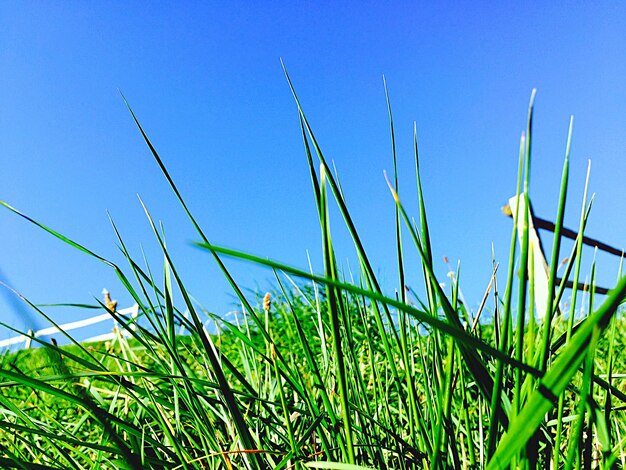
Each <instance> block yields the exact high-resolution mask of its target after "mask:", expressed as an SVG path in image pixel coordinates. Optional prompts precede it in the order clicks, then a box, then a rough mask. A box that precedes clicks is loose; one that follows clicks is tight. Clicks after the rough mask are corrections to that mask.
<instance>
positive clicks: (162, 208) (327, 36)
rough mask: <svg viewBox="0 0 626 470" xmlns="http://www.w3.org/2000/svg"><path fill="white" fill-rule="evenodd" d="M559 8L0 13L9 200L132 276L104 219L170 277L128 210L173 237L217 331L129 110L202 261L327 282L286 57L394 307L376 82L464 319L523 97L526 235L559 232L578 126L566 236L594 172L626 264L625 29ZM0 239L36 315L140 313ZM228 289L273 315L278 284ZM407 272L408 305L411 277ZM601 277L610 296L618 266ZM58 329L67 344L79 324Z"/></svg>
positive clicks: (601, 229)
mask: <svg viewBox="0 0 626 470" xmlns="http://www.w3.org/2000/svg"><path fill="white" fill-rule="evenodd" d="M340 3H341V4H340ZM557 3H558V2H550V4H549V5H546V2H524V3H523V4H522V3H519V2H517V3H514V2H449V3H447V2H432V3H425V2H415V3H410V2H303V1H298V2H196V3H194V2H187V3H183V2H180V3H179V2H151V3H145V2H2V4H1V5H0V175H1V184H0V199H1V200H4V201H6V202H8V203H10V204H12V205H14V206H15V207H17V208H19V209H20V210H22V211H24V212H25V213H27V214H29V215H30V216H32V217H34V218H36V219H37V220H40V221H41V222H43V223H46V224H48V225H50V226H52V227H53V228H55V229H57V230H59V231H61V232H62V233H64V234H66V235H68V236H69V237H72V238H74V239H75V240H77V241H79V242H80V243H83V244H85V245H86V246H88V247H90V248H91V249H93V250H94V251H96V252H97V253H99V254H101V255H103V256H105V257H109V258H111V259H113V260H115V261H118V262H120V263H123V259H122V257H121V256H120V255H119V252H118V251H117V248H116V246H115V236H114V233H113V231H112V229H111V227H110V225H109V222H108V219H107V215H106V210H109V211H110V213H111V215H112V216H113V218H114V219H115V221H116V223H117V225H118V227H119V229H120V231H121V232H122V234H123V236H124V238H125V241H126V243H127V245H128V246H129V247H130V249H131V250H132V251H133V253H134V254H135V255H136V256H137V257H138V258H139V259H140V258H141V247H142V246H143V248H144V249H145V251H146V254H147V257H148V259H149V260H150V263H151V265H152V269H153V270H154V271H155V272H156V273H159V274H160V272H161V270H162V268H161V266H162V259H161V257H160V255H159V251H158V249H157V246H156V242H155V240H154V238H153V236H152V234H151V232H150V229H149V225H148V223H147V220H146V219H145V217H144V215H143V212H142V209H141V206H140V204H139V202H138V200H137V197H136V194H140V195H141V197H142V198H143V200H144V201H145V202H146V204H147V205H148V207H149V209H150V210H151V212H152V214H153V216H154V217H155V218H156V219H158V220H162V221H163V223H164V225H165V230H166V232H167V235H168V244H169V246H170V248H171V249H172V250H173V253H174V256H175V261H176V262H177V264H178V266H179V269H180V270H181V272H182V273H183V278H184V280H185V282H186V283H187V285H188V287H189V288H190V290H191V291H192V293H193V294H194V295H195V297H196V298H197V299H199V300H200V301H201V302H202V303H203V304H204V305H205V307H206V308H208V309H209V310H211V311H213V312H216V313H223V312H226V311H228V310H230V309H231V308H232V307H233V304H232V302H233V299H232V297H231V294H230V293H229V291H228V286H227V284H226V282H225V281H224V280H223V278H222V277H221V275H220V274H219V272H218V271H217V269H216V267H215V265H214V264H213V263H212V261H211V259H210V258H209V256H207V255H206V254H205V253H201V252H199V251H198V250H197V249H195V248H193V247H191V246H190V242H191V241H193V240H196V239H197V237H196V235H195V233H194V231H193V230H192V227H191V226H190V224H189V223H188V221H187V220H186V219H185V217H184V216H183V214H182V211H181V210H180V209H179V207H178V205H177V203H176V201H175V199H174V197H173V195H172V193H171V191H170V190H169V188H168V186H167V185H166V183H165V181H164V179H163V177H162V176H161V174H160V173H159V171H158V168H157V166H156V164H155V163H154V161H153V160H152V159H151V157H150V155H149V152H148V150H147V148H146V147H145V145H144V143H143V141H142V139H141V137H140V135H139V133H138V131H137V129H136V128H135V126H134V124H133V122H132V120H131V118H130V116H129V114H128V112H127V110H126V109H125V106H124V104H123V102H122V99H121V98H120V95H119V92H118V90H122V92H123V93H124V94H125V96H126V97H127V99H128V100H129V102H130V103H131V105H132V106H133V108H134V110H135V112H136V113H137V115H138V117H139V119H140V120H141V122H142V124H143V125H144V127H145V129H146V131H147V132H148V134H149V135H150V136H151V138H152V140H153V142H154V144H155V146H156V148H157V149H158V151H159V152H160V153H161V155H162V157H163V159H164V160H165V162H166V165H167V166H168V168H169V169H170V171H171V174H172V175H173V177H174V178H175V180H176V181H177V182H178V184H179V185H180V188H181V190H182V192H183V194H184V196H185V197H186V199H187V201H188V203H189V205H190V207H191V209H192V210H193V212H194V213H195V214H196V216H197V218H198V219H199V221H200V222H201V224H202V226H203V227H204V228H205V230H206V232H207V234H208V236H209V237H210V239H211V240H212V241H213V242H214V243H218V244H224V245H228V246H231V247H235V248H241V249H244V250H246V251H250V252H253V253H257V254H262V255H266V256H270V257H273V258H276V259H279V260H282V261H287V262H289V263H292V264H295V265H297V266H299V267H306V265H307V260H306V250H309V251H310V253H311V256H312V258H313V263H314V265H315V266H316V267H317V268H320V267H321V263H320V259H321V254H320V235H319V229H318V227H317V216H316V212H315V208H314V203H313V196H312V193H311V190H310V181H309V175H308V172H307V171H308V170H307V166H306V159H305V155H304V152H303V149H302V142H301V137H300V131H299V126H298V120H297V113H296V108H295V105H294V102H293V99H292V97H291V95H290V91H289V88H288V86H287V83H286V80H285V78H284V76H283V74H282V70H281V66H280V58H281V57H282V58H283V60H284V61H285V64H286V66H287V68H288V70H289V73H290V74H291V78H292V80H293V82H294V84H295V86H296V89H297V91H298V93H299V95H300V98H301V101H302V104H303V106H304V109H305V112H306V113H307V115H308V117H309V119H310V122H311V124H312V125H313V128H314V129H315V131H316V133H317V137H318V139H319V142H320V143H321V145H322V148H323V149H324V151H325V153H326V155H327V156H328V157H329V158H332V159H333V160H334V161H335V162H336V165H337V168H338V171H339V174H340V177H341V181H342V184H343V188H344V191H345V194H346V198H347V201H348V204H349V207H350V209H351V210H352V213H353V216H354V218H355V221H356V224H357V226H358V228H359V229H360V230H361V232H362V235H363V239H364V243H365V246H366V249H367V250H368V252H369V253H370V255H371V257H372V259H373V261H374V264H375V267H376V269H378V270H379V272H380V276H381V279H382V280H383V283H384V284H385V286H387V287H388V288H391V287H392V286H393V283H394V281H395V279H396V270H395V264H394V253H395V252H394V244H393V243H394V232H393V211H394V208H393V201H392V199H391V197H390V195H389V192H388V189H387V188H386V184H385V181H384V178H383V173H382V172H383V170H384V169H387V170H390V169H391V165H392V164H391V153H390V142H389V133H388V121H387V114H386V104H385V99H384V92H383V86H382V75H383V74H385V76H386V78H387V81H388V85H389V90H390V94H391V99H392V105H393V109H394V118H395V123H396V128H397V144H398V155H399V158H400V169H401V193H402V194H403V198H404V199H405V200H407V201H411V200H413V199H414V194H415V193H414V173H413V157H412V152H411V144H412V143H411V140H412V126H413V121H415V122H416V123H417V128H418V134H419V139H420V152H421V161H422V169H423V179H424V189H425V193H426V198H427V200H426V202H427V208H428V210H429V216H430V223H431V229H432V237H433V243H434V251H435V256H436V263H437V269H438V273H439V274H441V275H442V276H444V277H445V273H446V272H447V268H446V266H445V265H444V263H443V260H442V258H443V256H447V257H448V258H449V259H450V260H451V261H452V262H453V263H456V261H457V260H461V263H462V271H463V274H462V275H463V278H464V279H463V285H464V286H465V287H464V289H465V297H466V299H467V300H468V302H469V303H470V305H471V306H474V307H475V306H476V305H477V304H478V303H479V301H480V297H481V295H482V292H483V290H484V288H485V286H486V284H487V282H488V279H489V275H490V269H491V244H492V242H493V243H494V244H495V249H496V255H497V257H498V258H499V259H500V260H501V261H502V262H504V263H506V256H507V251H508V245H509V237H510V231H511V223H510V220H508V219H505V218H504V217H503V216H502V215H501V214H500V206H501V205H503V204H504V203H505V201H506V200H507V199H508V197H509V196H510V195H511V194H512V193H513V192H514V190H515V178H516V165H517V152H518V150H517V149H518V140H519V135H520V132H521V131H522V130H523V128H524V123H525V119H526V107H527V103H528V99H529V96H530V92H531V89H532V88H533V87H536V88H537V89H538V95H537V102H536V104H537V108H536V120H535V123H536V127H535V130H536V133H535V140H534V153H533V158H534V160H533V169H532V191H533V193H532V197H533V201H534V205H535V210H536V212H537V214H538V215H540V216H544V217H548V218H553V217H554V211H555V204H556V198H557V194H558V181H559V178H560V172H561V166H562V159H563V154H564V148H565V141H566V135H567V126H568V120H569V116H570V114H573V115H574V116H575V128H574V141H573V149H572V175H571V176H572V179H571V184H572V191H571V193H570V195H571V198H570V205H569V207H568V212H567V216H566V223H567V224H568V225H570V226H574V227H575V226H576V225H577V217H578V213H579V211H580V209H579V206H580V195H581V189H582V186H583V182H584V173H585V170H586V165H587V159H589V158H590V159H592V161H593V168H592V178H591V190H592V191H594V192H596V193H597V200H596V203H595V209H594V213H593V215H592V220H591V222H590V225H589V230H588V233H589V235H591V236H596V237H599V238H601V239H603V240H605V241H606V242H609V243H612V244H614V245H617V246H623V245H626V223H625V222H624V217H623V214H624V210H625V208H626V205H625V204H624V202H623V201H624V199H625V197H626V190H625V189H624V187H625V186H624V176H625V175H626V158H625V157H626V7H625V6H624V3H623V2H615V3H610V2H598V3H596V4H594V5H591V4H589V3H587V2H572V3H568V4H565V3H563V4H561V5H558V4H557ZM409 207H410V208H411V209H412V210H413V211H414V209H415V205H414V204H412V203H410V204H409ZM414 214H416V213H415V212H414ZM334 228H335V233H336V235H337V237H338V238H339V240H340V241H339V243H338V256H339V259H340V260H341V261H345V260H346V259H352V260H353V259H354V258H353V251H352V250H351V249H349V245H348V244H347V243H345V242H342V241H341V239H342V237H343V235H344V234H345V232H344V230H343V228H342V227H341V224H340V223H339V220H337V222H336V223H335V225H334ZM0 235H1V237H2V241H1V243H0V271H1V274H0V277H2V278H3V279H4V282H6V283H7V284H9V285H11V286H12V287H14V288H15V289H17V290H19V291H20V292H21V293H23V294H24V295H25V296H27V297H28V298H29V299H31V300H32V301H33V302H35V303H55V302H81V303H93V298H94V296H97V297H99V296H100V291H101V290H102V288H103V287H107V288H108V289H109V290H111V291H112V293H113V297H116V298H118V299H119V300H120V304H121V305H122V306H125V305H128V304H130V298H129V297H128V295H125V294H124V293H123V292H121V290H120V287H119V285H118V284H117V280H116V278H115V276H114V274H113V273H112V272H111V270H109V269H108V268H107V267H106V266H104V265H102V264H99V263H97V262H96V261H94V260H91V259H89V258H87V257H86V256H84V255H82V254H81V253H78V252H76V251H74V250H73V249H71V248H70V247H68V246H65V245H63V244H62V243H61V242H59V241H57V240H55V239H53V238H52V237H50V236H49V235H47V234H45V233H44V232H42V231H40V230H38V229H37V228H35V227H34V226H32V225H30V224H28V223H26V222H25V221H23V220H21V219H19V218H18V217H16V216H15V215H13V214H11V213H10V212H9V211H6V210H3V211H0ZM343 240H345V237H343ZM409 254H410V256H411V257H414V256H416V254H415V253H414V252H413V251H410V252H409ZM229 266H232V268H233V272H234V274H235V276H236V278H237V280H238V281H240V282H241V284H242V285H244V286H248V287H251V288H253V289H256V288H257V286H258V289H260V290H261V291H263V290H264V289H266V288H267V286H268V285H269V282H268V281H269V280H271V277H272V276H271V273H269V272H267V271H257V270H254V269H251V268H250V266H248V265H242V264H241V263H232V262H229ZM412 266H413V270H412V271H411V272H410V273H409V275H408V277H409V279H408V282H409V284H415V283H417V282H418V280H419V276H420V272H419V271H417V270H415V269H414V266H415V264H414V263H413V264H412ZM606 266H607V269H606V270H605V271H606V272H609V274H608V279H613V277H614V273H615V269H616V265H615V264H611V263H610V261H607V265H606ZM504 271H505V270H502V272H501V274H502V275H504ZM501 279H503V276H501ZM9 297H10V296H7V295H5V293H3V294H2V295H1V296H0V317H1V319H2V320H3V321H6V322H8V323H10V324H12V325H15V326H17V327H27V326H28V325H26V324H25V322H24V316H23V315H24V314H23V313H19V311H18V310H16V309H15V307H14V303H13V302H12V301H10V300H9ZM48 311H49V312H50V314H51V315H52V316H53V317H54V318H55V319H56V320H57V321H59V322H64V321H69V320H73V319H76V318H78V317H84V316H86V315H89V314H90V312H86V311H80V310H79V311H76V310H67V309H58V308H57V309H49V310H48ZM40 324H41V325H44V322H43V321H41V322H40ZM0 336H6V334H5V333H2V334H1V335H0Z"/></svg>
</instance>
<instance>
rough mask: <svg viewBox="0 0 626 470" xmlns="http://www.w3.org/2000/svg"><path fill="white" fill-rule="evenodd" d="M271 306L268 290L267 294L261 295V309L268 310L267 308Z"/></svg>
mask: <svg viewBox="0 0 626 470" xmlns="http://www.w3.org/2000/svg"><path fill="white" fill-rule="evenodd" d="M271 307H272V296H271V295H270V293H269V292H268V293H267V294H265V296H264V297H263V310H265V311H266V312H267V311H269V309H270V308H271Z"/></svg>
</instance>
